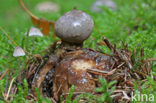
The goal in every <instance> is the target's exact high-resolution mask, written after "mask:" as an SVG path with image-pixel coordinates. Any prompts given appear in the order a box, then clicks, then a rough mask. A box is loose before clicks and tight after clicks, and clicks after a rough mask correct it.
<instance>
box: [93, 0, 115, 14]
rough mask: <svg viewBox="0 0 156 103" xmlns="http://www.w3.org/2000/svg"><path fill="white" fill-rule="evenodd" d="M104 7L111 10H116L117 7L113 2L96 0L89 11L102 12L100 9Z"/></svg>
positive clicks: (111, 0) (110, 0)
mask: <svg viewBox="0 0 156 103" xmlns="http://www.w3.org/2000/svg"><path fill="white" fill-rule="evenodd" d="M102 6H106V7H108V8H111V9H113V10H116V8H117V6H116V4H115V3H114V1H113V0H97V1H96V2H94V3H93V5H92V6H91V11H93V12H102V9H101V8H100V7H102Z"/></svg>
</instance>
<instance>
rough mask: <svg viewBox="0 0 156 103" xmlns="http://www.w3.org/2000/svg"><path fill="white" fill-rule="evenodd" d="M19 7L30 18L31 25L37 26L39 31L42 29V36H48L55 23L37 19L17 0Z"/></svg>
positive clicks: (20, 0)
mask: <svg viewBox="0 0 156 103" xmlns="http://www.w3.org/2000/svg"><path fill="white" fill-rule="evenodd" d="M19 2H20V4H21V6H22V7H23V9H24V10H25V11H26V12H27V13H28V15H29V16H30V17H31V20H32V23H33V24H34V25H35V26H37V27H38V28H39V29H42V33H43V34H44V35H49V32H50V27H51V26H52V28H54V25H55V22H54V21H49V20H46V19H43V18H38V17H37V16H35V15H33V14H32V13H31V12H30V11H29V10H28V9H27V8H26V7H25V5H24V3H23V2H22V0H19ZM54 37H55V35H54Z"/></svg>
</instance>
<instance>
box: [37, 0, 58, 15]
mask: <svg viewBox="0 0 156 103" xmlns="http://www.w3.org/2000/svg"><path fill="white" fill-rule="evenodd" d="M36 10H37V11H39V12H58V11H59V10H60V7H59V6H58V5H57V4H56V3H53V2H50V1H46V2H41V3H39V4H37V6H36Z"/></svg>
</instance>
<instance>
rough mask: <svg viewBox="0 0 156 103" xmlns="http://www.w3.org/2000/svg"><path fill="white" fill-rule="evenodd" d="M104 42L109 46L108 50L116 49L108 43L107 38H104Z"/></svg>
mask: <svg viewBox="0 0 156 103" xmlns="http://www.w3.org/2000/svg"><path fill="white" fill-rule="evenodd" d="M102 39H103V41H104V42H105V43H106V45H107V46H108V48H109V49H110V50H113V49H114V48H113V46H112V44H111V43H110V42H109V41H108V39H107V38H106V37H104V36H103V38H102Z"/></svg>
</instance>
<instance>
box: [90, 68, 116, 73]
mask: <svg viewBox="0 0 156 103" xmlns="http://www.w3.org/2000/svg"><path fill="white" fill-rule="evenodd" d="M87 70H89V71H93V72H98V73H102V74H107V75H111V74H113V73H114V72H115V71H116V69H113V70H112V71H104V70H98V69H92V68H87Z"/></svg>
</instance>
